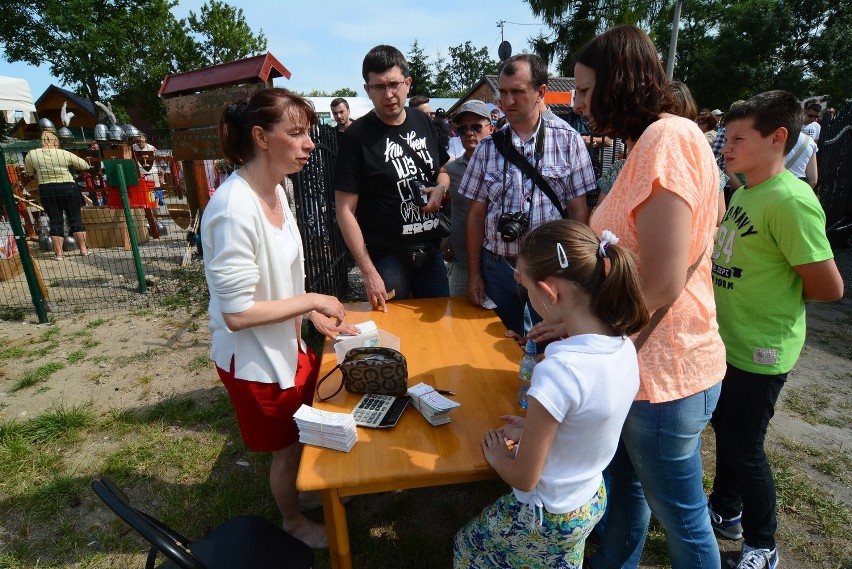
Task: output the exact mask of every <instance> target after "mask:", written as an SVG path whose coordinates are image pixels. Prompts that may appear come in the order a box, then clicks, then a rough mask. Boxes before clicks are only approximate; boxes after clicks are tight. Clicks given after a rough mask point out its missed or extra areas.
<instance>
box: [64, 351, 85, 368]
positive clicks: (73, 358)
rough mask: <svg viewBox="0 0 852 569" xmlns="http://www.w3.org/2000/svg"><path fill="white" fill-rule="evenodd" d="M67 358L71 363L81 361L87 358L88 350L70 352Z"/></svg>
mask: <svg viewBox="0 0 852 569" xmlns="http://www.w3.org/2000/svg"><path fill="white" fill-rule="evenodd" d="M66 359H67V360H68V364H69V365H71V364H76V363H77V362H81V361H83V360H84V359H86V352H82V351H76V352H71V353H70V354H68V357H67V358H66Z"/></svg>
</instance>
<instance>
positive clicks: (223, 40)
mask: <svg viewBox="0 0 852 569" xmlns="http://www.w3.org/2000/svg"><path fill="white" fill-rule="evenodd" d="M186 23H187V25H188V27H189V30H190V31H191V32H192V33H193V34H195V35H196V36H197V37H198V38H200V39H199V40H197V41H196V49H197V51H196V55H197V57H198V60H197V61H198V62H199V64H200V65H198V66H199V67H207V66H209V65H217V64H219V63H225V62H228V61H235V60H237V59H242V58H244V57H248V56H250V55H255V54H257V53H260V52H263V51H266V36H265V35H263V30H261V31H260V32H258V33H257V35H254V34H253V33H252V31H251V27H250V26H249V25H248V23H247V22H246V19H245V17H244V16H243V9H242V8H235V7H234V6H230V5H228V4H226V3H225V2H221V1H220V0H209V2H208V3H207V4H204V5H203V6H201V10H200V13H199V14H196V13H195V12H193V11H192V10H190V12H189V17H188V18H187V19H186Z"/></svg>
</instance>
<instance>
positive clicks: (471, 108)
mask: <svg viewBox="0 0 852 569" xmlns="http://www.w3.org/2000/svg"><path fill="white" fill-rule="evenodd" d="M464 113H473V114H475V115H477V116H480V117H482V118H484V119H488V120H489V121H490V120H491V112H490V111H489V110H488V107H487V106H485V103H483V102H482V101H479V100H477V99H471V100H469V101H465V103H464V104H463V105H462V106H461V108H460V109H459V110H458V112H456V120H459V119H460V118H461V116H462V115H463V114H464Z"/></svg>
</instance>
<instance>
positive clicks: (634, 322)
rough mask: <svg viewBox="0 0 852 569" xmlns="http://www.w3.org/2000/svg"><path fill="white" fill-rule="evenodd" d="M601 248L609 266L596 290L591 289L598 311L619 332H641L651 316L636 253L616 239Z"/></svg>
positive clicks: (623, 333) (596, 310) (621, 333)
mask: <svg viewBox="0 0 852 569" xmlns="http://www.w3.org/2000/svg"><path fill="white" fill-rule="evenodd" d="M601 250H602V251H603V252H604V256H605V258H606V259H608V260H609V265H610V268H609V271H607V272H606V276H605V277H604V279H603V281H602V282H601V283H600V285H599V286H598V288H597V291H594V292H592V303H593V305H594V308H595V312H596V313H597V315H598V316H599V317H600V319H601V320H603V321H604V322H606V323H607V324H609V325H610V326H612V328H613V329H614V330H615V332H616V333H618V334H619V335H629V334H633V333H635V332H638V331H639V330H641V329H642V328H644V327H645V325H646V324H648V318H649V317H648V310H647V308H646V307H645V299H644V298H643V297H642V287H641V285H640V283H639V271H638V269H637V268H636V262H635V261H634V259H633V254H632V253H631V252H630V251H628V250H627V249H624V248H623V247H619V246H618V245H616V244H615V243H613V242H609V243H606V244H605V246H602V247H601Z"/></svg>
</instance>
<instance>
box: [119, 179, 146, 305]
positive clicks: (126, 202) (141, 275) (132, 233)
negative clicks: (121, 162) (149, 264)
mask: <svg viewBox="0 0 852 569" xmlns="http://www.w3.org/2000/svg"><path fill="white" fill-rule="evenodd" d="M115 172H116V177H117V178H118V187H119V189H120V190H121V205H122V206H123V207H124V219H125V221H126V222H127V232H128V233H129V237H130V248H131V250H132V251H133V262H134V263H135V265H136V278H137V279H139V292H141V293H143V294H144V293H146V292H148V286H147V284H145V270H144V269H143V268H142V258H141V257H140V256H139V243H138V242H137V240H136V228H135V227H134V225H133V213H132V212H131V211H130V199H129V198H128V197H127V182H126V181H125V179H124V169H123V168H120V167H118V168H116V169H115Z"/></svg>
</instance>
